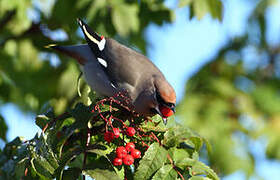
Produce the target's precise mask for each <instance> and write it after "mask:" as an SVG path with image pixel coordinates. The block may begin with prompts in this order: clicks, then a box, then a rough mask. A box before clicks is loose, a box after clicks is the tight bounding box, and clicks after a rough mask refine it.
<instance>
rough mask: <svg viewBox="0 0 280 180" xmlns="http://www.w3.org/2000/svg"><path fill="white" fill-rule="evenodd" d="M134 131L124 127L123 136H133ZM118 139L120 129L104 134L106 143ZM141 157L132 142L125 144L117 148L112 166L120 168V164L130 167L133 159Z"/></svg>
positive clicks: (113, 129)
mask: <svg viewBox="0 0 280 180" xmlns="http://www.w3.org/2000/svg"><path fill="white" fill-rule="evenodd" d="M135 133H136V130H135V129H134V128H133V127H126V130H125V134H126V135H127V136H130V137H132V136H134V135H135ZM119 137H120V129H119V128H112V132H111V131H107V132H105V133H104V140H105V141H107V142H108V143H110V142H112V141H113V140H114V139H117V138H119ZM140 157H141V152H140V151H139V150H138V149H135V144H134V143H133V142H129V143H126V145H125V147H124V146H119V147H117V149H116V157H115V159H114V160H113V165H114V166H120V165H122V164H125V165H132V164H133V163H134V159H138V158H140Z"/></svg>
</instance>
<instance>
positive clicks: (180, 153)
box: [168, 147, 190, 169]
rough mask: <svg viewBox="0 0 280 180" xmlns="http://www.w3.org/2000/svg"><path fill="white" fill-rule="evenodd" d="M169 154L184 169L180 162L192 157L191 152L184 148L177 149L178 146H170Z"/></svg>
mask: <svg viewBox="0 0 280 180" xmlns="http://www.w3.org/2000/svg"><path fill="white" fill-rule="evenodd" d="M168 152H169V155H170V157H171V159H172V160H173V162H174V164H175V165H176V166H177V167H179V168H181V169H184V167H182V166H180V162H182V161H184V160H185V159H187V160H188V159H190V155H189V153H188V152H187V151H186V150H184V149H177V148H174V147H173V148H170V149H169V150H168Z"/></svg>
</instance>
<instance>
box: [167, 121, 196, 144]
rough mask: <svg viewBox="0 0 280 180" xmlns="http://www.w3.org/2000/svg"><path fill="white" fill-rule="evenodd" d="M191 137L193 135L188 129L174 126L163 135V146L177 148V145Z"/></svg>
mask: <svg viewBox="0 0 280 180" xmlns="http://www.w3.org/2000/svg"><path fill="white" fill-rule="evenodd" d="M192 136H193V133H192V132H191V131H190V130H189V129H187V128H184V127H180V126H176V127H174V128H170V129H169V130H168V131H167V132H166V133H165V134H164V139H163V144H164V145H165V146H168V147H173V146H177V145H179V143H181V142H183V141H186V140H187V139H188V138H190V137H192Z"/></svg>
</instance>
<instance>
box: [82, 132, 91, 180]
mask: <svg viewBox="0 0 280 180" xmlns="http://www.w3.org/2000/svg"><path fill="white" fill-rule="evenodd" d="M90 137H91V131H90V129H89V128H87V142H86V149H87V148H88V147H89V143H90ZM86 162H87V151H85V152H84V161H83V170H84V169H85V167H86ZM85 179H86V176H85V175H83V180H85Z"/></svg>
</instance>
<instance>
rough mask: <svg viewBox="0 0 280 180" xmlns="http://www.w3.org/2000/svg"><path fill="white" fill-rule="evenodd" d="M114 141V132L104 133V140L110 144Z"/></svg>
mask: <svg viewBox="0 0 280 180" xmlns="http://www.w3.org/2000/svg"><path fill="white" fill-rule="evenodd" d="M113 139H114V134H113V133H112V132H105V133H104V140H105V141H107V142H108V143H110V142H111V141H112V140H113Z"/></svg>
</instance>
